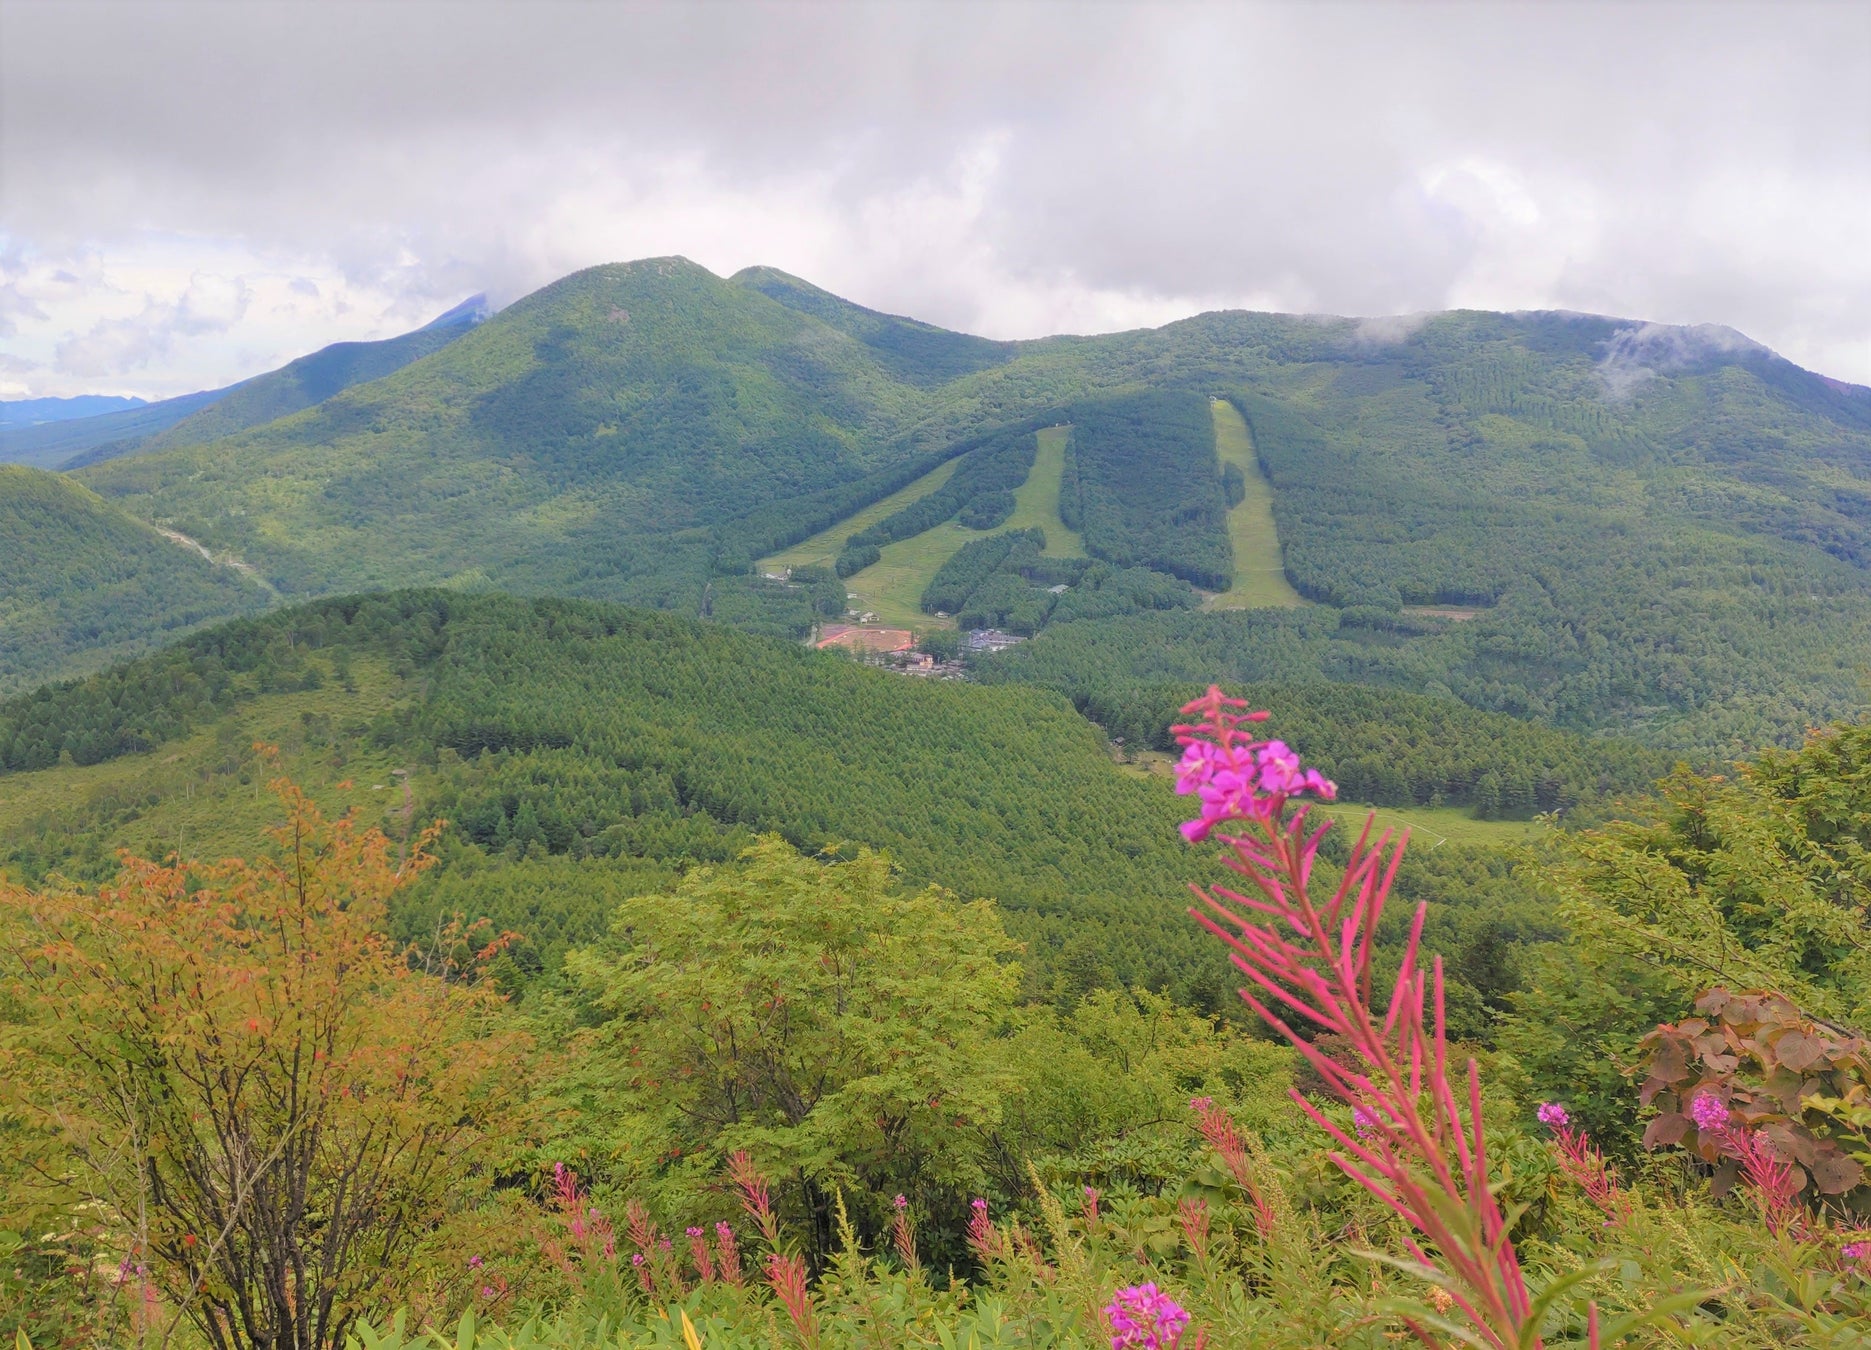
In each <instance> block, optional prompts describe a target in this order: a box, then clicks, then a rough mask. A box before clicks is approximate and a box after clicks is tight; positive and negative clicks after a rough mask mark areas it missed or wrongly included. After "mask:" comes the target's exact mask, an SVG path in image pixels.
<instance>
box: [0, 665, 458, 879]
mask: <svg viewBox="0 0 1871 1350" xmlns="http://www.w3.org/2000/svg"><path fill="white" fill-rule="evenodd" d="M351 673H352V678H353V680H354V681H355V683H356V686H357V691H356V692H355V693H346V692H345V691H344V690H343V689H341V688H340V687H338V685H337V682H336V681H335V679H328V681H327V683H326V685H325V687H324V688H322V689H317V690H312V691H309V692H305V693H284V694H265V695H262V696H260V697H259V698H255V699H253V700H251V701H249V702H246V703H243V704H241V705H240V707H239V708H238V709H237V710H236V711H235V713H234V714H233V716H232V717H230V718H228V719H227V720H226V721H224V722H222V723H220V724H219V726H218V727H217V729H216V730H215V731H203V732H198V733H197V734H195V735H193V736H190V737H188V738H186V739H184V740H180V741H172V742H170V743H169V744H167V745H164V746H160V747H158V748H157V749H155V750H152V751H150V752H148V753H146V754H140V755H125V756H123V757H122V758H120V759H114V760H109V761H107V762H105V763H103V764H93V765H86V766H77V765H70V764H66V765H60V766H58V767H55V768H50V769H40V770H36V771H34V772H31V773H13V774H0V856H3V855H4V853H5V852H6V851H8V847H7V846H10V847H11V848H21V847H24V848H28V849H30V848H31V847H32V845H33V842H34V840H35V839H37V838H43V837H47V836H65V837H66V838H69V837H71V836H73V835H79V834H82V833H84V832H85V831H86V830H88V829H90V828H94V827H95V826H97V825H100V824H105V823H110V824H113V825H114V826H115V827H116V828H115V829H114V831H113V833H114V834H115V837H116V838H117V839H118V840H119V841H121V842H123V843H124V844H126V845H127V846H128V847H130V848H131V849H133V850H135V851H136V852H138V853H141V854H143V855H144V856H145V857H160V856H162V855H165V854H168V853H172V852H177V851H180V852H181V853H182V854H184V855H185V856H192V857H198V858H208V859H218V858H224V857H230V856H240V857H246V856H251V855H252V854H253V852H254V851H255V850H256V849H257V848H258V847H259V844H260V831H261V829H262V828H263V827H265V826H266V825H268V824H271V823H273V822H275V821H277V820H278V819H279V818H280V810H279V803H278V801H277V799H276V798H274V796H273V795H272V794H271V793H270V792H268V791H267V789H266V784H267V783H268V782H269V781H271V780H272V779H273V778H275V777H278V776H279V775H280V774H281V773H284V774H286V775H287V776H288V777H291V778H292V779H293V780H294V781H296V782H297V783H298V784H299V785H300V786H301V787H303V788H305V789H306V791H307V792H309V793H310V794H311V795H312V796H313V797H314V798H315V799H316V800H317V801H318V802H319V804H320V805H321V806H322V807H324V808H325V810H326V811H328V812H334V813H335V812H338V811H342V810H343V809H345V807H347V806H355V807H356V808H357V809H358V811H359V813H360V815H361V817H362V818H363V819H364V820H365V821H366V822H369V823H371V824H381V825H383V826H384V828H385V829H386V830H388V831H389V832H390V833H391V834H392V835H393V836H395V835H397V834H398V833H399V829H400V822H398V821H396V820H395V819H394V817H395V813H396V811H397V809H398V808H400V807H401V805H402V779H401V778H399V777H396V776H394V775H393V774H392V773H391V772H390V771H391V770H392V769H395V768H400V767H405V766H404V765H403V764H401V763H400V762H397V761H394V760H392V759H391V758H390V757H389V755H388V753H387V752H384V751H379V750H376V749H375V748H374V747H372V748H371V750H370V751H369V752H368V753H367V754H361V755H351V756H348V757H345V756H337V755H335V754H334V752H333V750H332V749H331V748H330V746H329V745H325V744H321V741H322V739H323V737H322V736H321V730H322V729H325V728H329V729H330V730H333V731H335V730H336V729H338V728H342V727H346V726H350V727H355V726H357V725H360V724H363V723H366V722H368V721H369V720H370V719H372V718H374V717H376V716H377V715H378V714H379V713H382V712H383V711H385V710H386V709H388V708H390V707H391V706H393V705H394V704H395V703H396V702H397V701H398V700H399V699H400V698H401V697H403V685H402V682H401V681H399V680H397V679H396V678H395V677H394V676H393V675H391V674H390V673H389V671H388V670H387V669H385V668H384V667H383V666H382V665H381V664H380V663H373V662H370V661H366V660H361V659H360V660H357V661H355V662H354V663H353V665H352V668H351ZM256 741H259V742H264V743H265V744H268V745H273V746H277V747H278V748H279V750H280V759H281V762H280V764H279V765H278V766H274V767H269V766H267V765H266V764H264V763H262V762H260V761H259V760H258V759H257V758H256V757H255V755H254V754H253V751H252V746H253V744H254V743H255V742H256ZM352 744H353V745H358V744H368V742H367V741H363V742H360V741H356V740H353V742H352ZM407 767H411V768H414V767H415V766H407ZM418 771H419V770H418ZM346 784H349V786H346ZM420 788H421V785H420V784H417V790H418V791H420ZM109 856H110V855H109V854H108V853H107V852H105V853H100V855H99V856H98V857H97V858H95V859H92V860H90V861H92V862H94V863H96V864H100V865H101V864H104V863H105V862H106V861H107V860H108V858H109ZM15 879H16V880H17V879H18V876H17V874H16V876H15Z"/></svg>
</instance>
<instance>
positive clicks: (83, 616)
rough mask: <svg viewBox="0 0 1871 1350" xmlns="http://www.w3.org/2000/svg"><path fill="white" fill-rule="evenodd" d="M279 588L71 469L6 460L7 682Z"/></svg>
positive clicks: (123, 648)
mask: <svg viewBox="0 0 1871 1350" xmlns="http://www.w3.org/2000/svg"><path fill="white" fill-rule="evenodd" d="M269 599H270V597H269V596H268V595H267V593H266V592H265V590H263V589H262V588H261V587H260V586H258V585H256V584H255V583H254V582H252V581H249V580H247V579H246V578H245V577H243V576H242V575H240V574H239V573H238V572H236V571H234V570H232V569H229V568H226V567H220V566H217V565H215V564H214V563H211V562H209V561H208V560H207V559H205V558H203V557H202V556H201V554H200V553H198V552H196V551H195V550H194V549H192V548H189V547H187V546H186V545H179V544H176V543H173V542H171V541H170V540H167V539H164V538H163V537H162V536H161V535H159V534H157V533H156V531H155V530H153V529H151V528H150V527H149V526H148V525H146V524H144V523H143V522H142V521H140V520H137V519H136V518H134V517H132V516H129V515H126V514H125V513H124V512H123V511H121V510H119V509H117V508H116V507H114V506H112V505H111V504H110V503H108V502H105V501H103V500H101V499H100V498H99V497H98V496H97V494H96V493H93V492H91V491H89V490H88V489H86V488H83V487H80V486H79V485H78V484H76V483H74V482H72V481H71V480H70V479H69V478H63V477H60V476H58V475H55V474H49V473H45V472H42V471H40V470H38V469H28V468H24V467H21V466H15V465H0V693H6V692H10V691H12V690H16V689H20V688H22V687H26V686H28V685H30V684H34V683H37V682H39V681H40V680H43V679H46V678H47V677H48V676H55V675H62V674H67V673H74V674H75V673H78V672H81V671H84V670H87V669H90V668H92V667H94V666H95V665H96V664H97V661H98V659H99V657H111V658H117V657H122V656H125V655H128V654H129V653H131V652H136V651H141V650H145V649H147V648H149V647H152V646H155V645H156V644H158V643H160V642H163V641H166V640H167V639H168V638H169V637H171V636H173V635H174V634H176V633H178V632H182V631H186V630H187V629H189V628H192V627H195V626H196V625H198V624H201V623H204V622H207V621H209V620H212V619H220V618H226V617H228V616H229V615H234V614H245V613H252V612H254V611H256V610H259V609H263V608H265V607H266V605H267V603H268V602H269Z"/></svg>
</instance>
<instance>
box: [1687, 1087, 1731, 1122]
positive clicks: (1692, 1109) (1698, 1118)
mask: <svg viewBox="0 0 1871 1350" xmlns="http://www.w3.org/2000/svg"><path fill="white" fill-rule="evenodd" d="M1689 1118H1690V1119H1691V1120H1693V1121H1695V1123H1696V1124H1697V1125H1698V1126H1699V1127H1701V1128H1702V1129H1705V1130H1719V1129H1721V1127H1722V1126H1724V1125H1726V1124H1727V1123H1728V1108H1727V1107H1726V1106H1723V1105H1722V1103H1721V1099H1720V1098H1718V1097H1716V1096H1714V1095H1713V1094H1711V1093H1707V1092H1703V1093H1698V1094H1697V1095H1696V1099H1695V1100H1694V1101H1692V1102H1690V1103H1689Z"/></svg>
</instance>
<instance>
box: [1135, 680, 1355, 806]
mask: <svg viewBox="0 0 1871 1350" xmlns="http://www.w3.org/2000/svg"><path fill="white" fill-rule="evenodd" d="M1246 706H1247V704H1246V702H1245V701H1243V700H1241V699H1238V698H1227V697H1225V696H1224V695H1223V694H1222V692H1221V690H1220V689H1218V688H1216V687H1214V686H1212V685H1211V686H1210V688H1209V691H1208V693H1207V695H1206V696H1204V697H1203V698H1200V699H1197V700H1196V701H1195V702H1194V703H1191V704H1189V705H1188V706H1187V707H1185V708H1184V709H1183V711H1184V712H1185V713H1198V712H1199V713H1204V714H1206V715H1207V717H1208V720H1207V722H1206V723H1204V724H1201V725H1190V726H1177V727H1174V728H1172V730H1174V731H1175V733H1176V741H1177V743H1178V744H1179V745H1181V746H1182V747H1183V751H1182V760H1181V761H1180V762H1179V763H1178V764H1177V765H1176V791H1177V792H1179V793H1181V794H1183V795H1184V796H1188V795H1190V794H1194V795H1195V796H1196V797H1197V798H1198V799H1200V801H1201V804H1202V806H1201V815H1200V816H1199V817H1198V818H1197V819H1195V820H1191V821H1187V822H1185V823H1184V825H1183V826H1182V833H1183V836H1184V837H1185V838H1187V839H1188V840H1189V841H1190V842H1191V843H1200V842H1201V841H1202V840H1204V839H1206V838H1208V835H1209V832H1210V831H1211V830H1213V829H1214V828H1215V826H1216V825H1218V824H1221V823H1222V822H1223V821H1228V820H1274V819H1277V818H1278V817H1279V815H1280V813H1281V812H1282V811H1283V810H1285V808H1286V802H1287V798H1289V797H1296V796H1298V795H1299V794H1301V793H1307V792H1309V793H1311V794H1313V795H1314V796H1316V797H1318V798H1319V799H1320V800H1322V801H1331V800H1332V799H1333V798H1335V797H1337V796H1338V789H1337V787H1336V786H1334V785H1333V783H1332V782H1331V781H1330V780H1329V779H1327V778H1326V777H1325V776H1324V775H1323V774H1321V773H1320V772H1319V771H1318V770H1317V769H1307V768H1304V767H1302V766H1301V764H1300V762H1299V756H1298V755H1296V754H1294V753H1293V751H1292V749H1291V748H1290V747H1288V746H1287V744H1286V743H1285V742H1284V741H1262V740H1256V739H1255V738H1254V737H1253V736H1251V735H1249V734H1248V733H1246V732H1244V731H1242V730H1241V727H1242V726H1243V725H1244V724H1246V723H1250V722H1263V721H1265V720H1266V718H1267V714H1266V713H1264V712H1250V713H1237V712H1230V711H1228V709H1230V708H1245V707H1246Z"/></svg>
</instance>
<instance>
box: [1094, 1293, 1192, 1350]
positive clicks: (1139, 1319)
mask: <svg viewBox="0 0 1871 1350" xmlns="http://www.w3.org/2000/svg"><path fill="white" fill-rule="evenodd" d="M1104 1315H1105V1316H1106V1317H1108V1318H1110V1319H1111V1350H1126V1347H1129V1346H1145V1347H1148V1350H1174V1347H1175V1346H1176V1345H1177V1343H1178V1342H1180V1341H1181V1340H1182V1333H1183V1330H1184V1328H1186V1327H1187V1326H1188V1325H1189V1314H1188V1313H1187V1312H1186V1311H1184V1309H1183V1307H1182V1305H1181V1304H1180V1303H1178V1302H1176V1300H1175V1299H1173V1298H1171V1297H1170V1296H1169V1295H1168V1294H1165V1293H1163V1292H1162V1291H1161V1290H1160V1289H1158V1288H1157V1287H1156V1286H1155V1285H1154V1284H1137V1285H1131V1286H1129V1287H1128V1288H1125V1289H1120V1290H1118V1291H1117V1292H1116V1293H1115V1294H1113V1295H1112V1296H1111V1302H1110V1303H1109V1304H1108V1305H1106V1307H1105V1310H1104Z"/></svg>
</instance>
